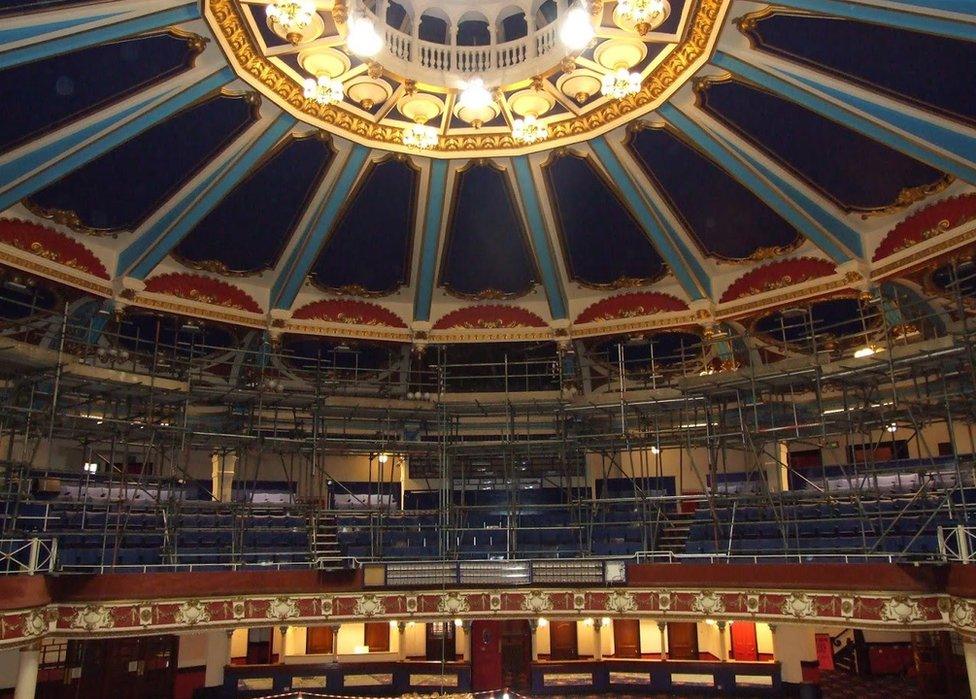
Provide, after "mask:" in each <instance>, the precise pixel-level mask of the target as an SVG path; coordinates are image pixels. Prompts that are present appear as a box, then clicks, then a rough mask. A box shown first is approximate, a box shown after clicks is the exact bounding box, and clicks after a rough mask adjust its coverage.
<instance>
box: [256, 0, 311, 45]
mask: <svg viewBox="0 0 976 699" xmlns="http://www.w3.org/2000/svg"><path fill="white" fill-rule="evenodd" d="M266 11H267V13H268V19H269V20H270V21H271V22H272V23H273V24H276V25H278V27H280V28H281V33H282V34H284V35H285V38H286V39H288V41H290V42H291V43H293V44H297V43H298V42H299V41H301V39H302V32H303V31H304V30H305V29H307V28H308V27H309V25H311V24H312V18H313V17H314V16H315V4H314V3H312V2H310V1H309V0H275V2H273V3H271V4H270V5H268V9H267V10H266Z"/></svg>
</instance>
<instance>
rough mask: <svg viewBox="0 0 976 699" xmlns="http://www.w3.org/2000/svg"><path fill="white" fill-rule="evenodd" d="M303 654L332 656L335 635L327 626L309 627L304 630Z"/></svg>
mask: <svg viewBox="0 0 976 699" xmlns="http://www.w3.org/2000/svg"><path fill="white" fill-rule="evenodd" d="M305 652H306V653H307V654H308V655H332V653H334V652H335V634H334V633H332V629H330V628H329V627H328V626H309V627H308V629H306V630H305Z"/></svg>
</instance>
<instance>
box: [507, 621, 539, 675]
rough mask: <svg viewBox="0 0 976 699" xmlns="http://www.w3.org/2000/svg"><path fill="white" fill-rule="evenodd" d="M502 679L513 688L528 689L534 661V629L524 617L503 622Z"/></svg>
mask: <svg viewBox="0 0 976 699" xmlns="http://www.w3.org/2000/svg"><path fill="white" fill-rule="evenodd" d="M501 624H502V629H501V646H502V681H503V683H504V686H506V687H510V688H512V689H528V688H529V684H530V680H531V677H530V674H529V667H530V665H531V663H532V630H531V629H530V628H529V622H528V621H525V620H524V619H512V620H508V621H503V622H501Z"/></svg>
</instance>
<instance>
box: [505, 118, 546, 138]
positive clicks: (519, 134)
mask: <svg viewBox="0 0 976 699" xmlns="http://www.w3.org/2000/svg"><path fill="white" fill-rule="evenodd" d="M547 136H549V127H548V126H546V125H545V124H543V123H542V122H541V121H539V120H538V119H537V118H536V117H535V116H534V115H532V114H527V115H525V117H524V118H522V119H516V120H515V121H513V122H512V138H514V139H515V140H516V141H518V142H519V143H535V142H536V141H541V140H543V139H545V138H546V137H547Z"/></svg>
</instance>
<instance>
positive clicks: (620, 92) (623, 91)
mask: <svg viewBox="0 0 976 699" xmlns="http://www.w3.org/2000/svg"><path fill="white" fill-rule="evenodd" d="M640 89H641V74H640V73H632V72H630V71H629V70H627V68H624V67H620V68H617V69H616V70H615V71H613V72H612V73H607V74H606V75H604V76H603V78H602V79H601V80H600V92H601V93H603V94H604V95H605V96H607V97H611V98H613V99H618V100H619V99H623V98H624V97H627V96H629V95H633V94H635V93H638V92H640Z"/></svg>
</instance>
